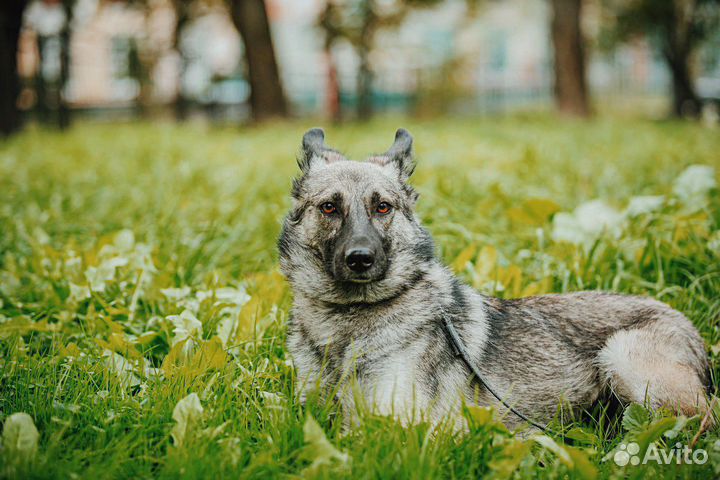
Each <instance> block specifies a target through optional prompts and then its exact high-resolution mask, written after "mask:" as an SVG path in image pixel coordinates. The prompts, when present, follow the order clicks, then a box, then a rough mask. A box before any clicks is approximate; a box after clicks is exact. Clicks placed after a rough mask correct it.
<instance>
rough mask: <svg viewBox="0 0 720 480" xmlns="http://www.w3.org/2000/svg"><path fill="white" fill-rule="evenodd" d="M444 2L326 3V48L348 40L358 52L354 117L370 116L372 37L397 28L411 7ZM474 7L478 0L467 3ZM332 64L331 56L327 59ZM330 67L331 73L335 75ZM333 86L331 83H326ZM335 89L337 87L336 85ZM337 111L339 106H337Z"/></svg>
mask: <svg viewBox="0 0 720 480" xmlns="http://www.w3.org/2000/svg"><path fill="white" fill-rule="evenodd" d="M442 1H443V0H394V1H392V0H390V1H378V0H327V2H326V3H325V9H324V10H323V12H322V13H321V15H320V19H319V22H318V24H319V26H320V27H321V28H322V29H323V31H324V33H325V49H326V53H327V54H328V55H331V54H330V52H331V49H332V46H333V44H334V43H336V42H337V41H338V40H341V39H344V40H347V41H348V42H349V43H350V44H351V45H352V46H353V48H354V49H355V51H356V52H357V56H358V60H359V65H358V72H357V97H358V100H357V116H358V118H360V119H368V118H370V117H371V116H372V113H373V104H372V84H373V76H374V75H373V69H372V64H371V62H370V53H371V52H372V49H373V48H374V45H375V35H376V34H377V32H378V31H380V30H381V29H383V28H392V27H395V26H397V25H399V24H400V23H401V22H402V21H403V20H404V19H405V17H406V15H407V14H408V13H409V12H410V11H411V10H412V9H413V8H420V7H432V6H434V5H437V4H439V3H442ZM466 2H467V3H468V4H469V5H471V6H474V5H475V4H476V3H477V2H478V0H466ZM329 59H330V61H332V57H331V56H330V57H329ZM333 69H334V66H331V67H330V70H329V72H330V74H331V75H332V74H333V73H334V70H333ZM329 83H330V85H331V86H332V85H333V84H332V82H329ZM335 88H337V85H335ZM338 108H339V107H338Z"/></svg>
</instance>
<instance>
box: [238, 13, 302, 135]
mask: <svg viewBox="0 0 720 480" xmlns="http://www.w3.org/2000/svg"><path fill="white" fill-rule="evenodd" d="M227 2H228V7H229V9H230V16H231V17H232V21H233V23H234V24H235V27H236V28H237V30H238V32H239V33H240V37H241V38H242V40H243V43H244V45H245V60H246V62H247V72H248V79H249V81H250V108H251V110H252V116H253V119H255V120H258V121H259V120H265V119H268V118H273V117H285V116H287V114H288V107H287V100H286V99H285V92H284V91H283V88H282V82H281V80H280V72H279V70H278V65H277V61H276V60H275V49H274V48H273V42H272V36H271V34H270V22H269V20H268V15H267V9H266V7H265V1H264V0H227Z"/></svg>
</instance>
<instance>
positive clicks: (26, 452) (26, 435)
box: [2, 412, 40, 461]
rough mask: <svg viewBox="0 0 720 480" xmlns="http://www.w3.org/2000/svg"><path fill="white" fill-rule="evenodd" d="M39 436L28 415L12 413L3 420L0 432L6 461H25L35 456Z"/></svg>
mask: <svg viewBox="0 0 720 480" xmlns="http://www.w3.org/2000/svg"><path fill="white" fill-rule="evenodd" d="M39 437H40V434H39V433H38V431H37V428H36V427H35V422H33V419H32V417H31V416H30V415H28V414H27V413H23V412H18V413H13V414H12V415H10V416H9V417H7V419H6V420H5V424H4V425H3V431H2V450H4V452H5V455H4V456H5V457H6V459H7V460H13V459H15V460H19V461H27V460H29V459H31V458H32V457H34V456H35V454H36V453H37V447H38V438H39Z"/></svg>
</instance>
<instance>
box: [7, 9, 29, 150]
mask: <svg viewBox="0 0 720 480" xmlns="http://www.w3.org/2000/svg"><path fill="white" fill-rule="evenodd" d="M26 4H27V2H26V0H2V2H0V135H3V136H5V135H10V134H12V133H15V132H17V131H18V130H20V127H21V126H22V123H21V117H20V111H19V110H18V107H17V98H18V95H19V94H20V77H19V76H18V70H17V67H18V64H17V52H18V44H19V41H20V29H21V27H22V17H23V12H24V11H25V5H26Z"/></svg>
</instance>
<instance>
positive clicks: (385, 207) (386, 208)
mask: <svg viewBox="0 0 720 480" xmlns="http://www.w3.org/2000/svg"><path fill="white" fill-rule="evenodd" d="M391 209H392V207H391V206H390V204H389V203H387V202H380V203H379V204H378V206H377V208H376V209H375V211H376V212H377V213H380V214H382V215H385V214H386V213H390V210H391Z"/></svg>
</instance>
